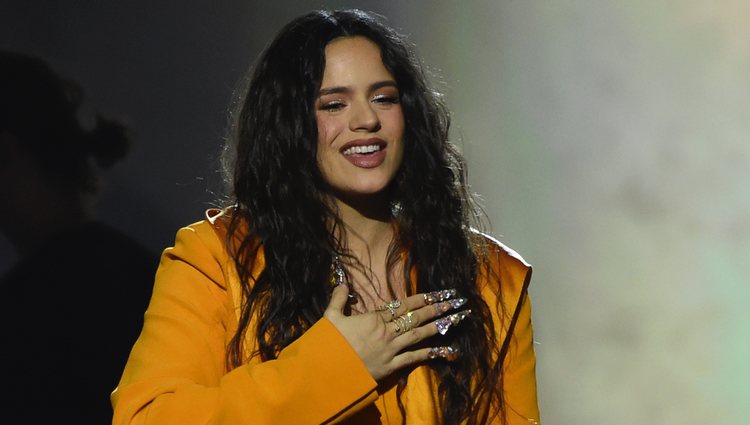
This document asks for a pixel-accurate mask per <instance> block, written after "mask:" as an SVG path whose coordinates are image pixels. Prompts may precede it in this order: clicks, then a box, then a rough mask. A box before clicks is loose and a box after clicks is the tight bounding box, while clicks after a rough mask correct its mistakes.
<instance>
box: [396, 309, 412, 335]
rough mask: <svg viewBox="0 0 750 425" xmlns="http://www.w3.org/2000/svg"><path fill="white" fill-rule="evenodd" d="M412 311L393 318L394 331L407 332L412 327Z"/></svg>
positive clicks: (398, 332)
mask: <svg viewBox="0 0 750 425" xmlns="http://www.w3.org/2000/svg"><path fill="white" fill-rule="evenodd" d="M413 316H414V312H413V311H407V312H406V313H405V314H402V315H401V316H398V317H396V318H395V319H393V323H395V324H396V333H397V334H401V333H404V332H408V331H410V330H412V329H413V328H414V318H413Z"/></svg>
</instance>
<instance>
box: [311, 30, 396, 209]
mask: <svg viewBox="0 0 750 425" xmlns="http://www.w3.org/2000/svg"><path fill="white" fill-rule="evenodd" d="M325 60H326V62H325V63H326V64H325V70H324V71H323V81H322V83H321V87H320V92H319V95H318V98H317V101H316V105H315V109H316V119H317V123H318V155H317V159H318V167H319V168H320V171H321V173H322V174H323V178H324V179H325V180H326V182H327V183H328V184H329V185H330V186H331V188H332V189H333V192H334V194H336V196H337V197H339V198H340V197H342V196H343V197H351V196H354V197H357V196H360V195H369V194H375V193H378V192H380V191H382V190H383V189H385V188H386V187H387V186H388V184H389V183H390V182H391V180H393V177H394V176H395V175H396V172H397V171H398V168H399V166H400V165H401V160H402V158H403V154H404V145H403V135H404V115H403V113H402V111H401V104H400V101H399V91H398V87H397V86H396V80H395V79H394V78H393V75H391V73H390V72H389V71H388V70H387V69H386V68H385V66H384V65H383V61H382V60H381V58H380V48H379V47H378V46H377V45H376V44H375V43H373V42H372V41H370V40H369V39H367V38H365V37H359V36H357V37H346V38H339V39H335V40H333V41H331V42H330V43H329V44H328V46H326V49H325Z"/></svg>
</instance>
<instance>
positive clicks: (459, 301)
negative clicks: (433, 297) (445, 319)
mask: <svg viewBox="0 0 750 425" xmlns="http://www.w3.org/2000/svg"><path fill="white" fill-rule="evenodd" d="M466 301H467V299H466V298H454V299H452V300H448V301H445V302H442V303H439V304H435V309H436V310H437V312H438V313H439V314H443V313H445V312H446V311H448V310H452V309H456V308H459V307H461V306H462V305H464V304H466Z"/></svg>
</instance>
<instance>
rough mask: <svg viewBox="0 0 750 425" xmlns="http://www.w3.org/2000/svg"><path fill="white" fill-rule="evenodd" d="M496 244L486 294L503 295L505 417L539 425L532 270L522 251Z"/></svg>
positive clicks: (512, 423)
mask: <svg viewBox="0 0 750 425" xmlns="http://www.w3.org/2000/svg"><path fill="white" fill-rule="evenodd" d="M493 243H494V244H495V247H493V251H494V253H493V255H492V257H494V258H492V261H491V263H492V264H491V267H490V269H491V270H492V272H491V273H490V276H486V275H485V278H486V279H487V280H486V281H487V282H488V284H487V286H486V287H485V288H484V293H485V297H486V299H488V300H495V302H496V300H497V296H498V295H500V300H501V304H502V309H499V311H497V314H496V316H495V317H494V318H493V319H495V324H496V332H497V334H498V335H499V337H500V338H501V341H502V349H501V355H503V356H504V357H503V394H504V398H505V400H504V406H505V418H506V420H507V425H538V424H540V423H541V421H540V418H539V406H538V402H537V388H536V354H535V351H534V333H533V326H532V322H531V300H530V298H529V294H528V286H529V284H530V282H531V271H532V269H531V266H530V265H529V264H528V263H526V261H525V260H524V259H523V258H522V257H521V256H520V255H518V253H516V252H515V251H513V250H512V249H510V248H508V247H507V246H505V245H503V244H502V243H500V242H498V241H496V240H493ZM493 281H494V282H493ZM496 283H499V286H498V285H496ZM499 419H500V418H498V419H497V420H498V421H499ZM498 423H500V422H498Z"/></svg>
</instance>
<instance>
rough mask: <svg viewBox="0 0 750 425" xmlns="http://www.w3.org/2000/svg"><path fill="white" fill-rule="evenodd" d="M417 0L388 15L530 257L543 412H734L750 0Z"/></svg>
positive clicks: (684, 416)
mask: <svg viewBox="0 0 750 425" xmlns="http://www.w3.org/2000/svg"><path fill="white" fill-rule="evenodd" d="M424 4H425V2H422V3H421V5H422V6H424ZM429 4H431V5H432V7H431V8H430V13H428V14H424V13H423V10H424V9H420V7H419V6H416V5H414V4H413V3H412V4H410V5H408V6H403V7H402V8H401V9H399V10H400V12H404V13H406V14H407V15H406V16H405V17H401V18H400V21H399V22H404V26H406V27H407V28H411V26H409V23H411V22H416V21H418V18H417V16H421V18H422V19H426V20H427V22H426V23H425V27H424V28H420V29H419V30H417V31H414V37H415V39H416V43H417V46H418V47H420V49H421V51H422V53H423V54H424V55H425V56H426V58H427V63H428V64H431V65H434V66H435V67H436V68H438V70H439V71H440V72H441V74H442V75H443V78H444V80H445V81H446V88H447V90H446V91H447V94H448V100H449V103H450V105H451V106H452V107H453V109H454V111H455V126H454V137H455V138H456V139H460V140H461V144H462V146H463V149H464V151H465V153H466V154H467V156H468V159H469V167H470V180H471V182H472V183H473V184H474V187H475V189H477V190H478V191H479V192H481V193H482V194H483V195H484V199H485V204H486V206H487V209H488V211H489V213H490V216H491V219H492V223H493V225H494V228H493V231H494V233H495V234H496V235H498V236H499V237H500V239H501V240H503V241H504V242H506V243H508V244H509V245H510V246H512V247H513V248H515V249H516V250H518V251H519V252H520V253H521V254H522V255H523V256H524V257H526V259H527V260H528V261H530V262H531V263H532V264H533V265H534V266H535V272H534V279H533V282H532V289H531V295H532V298H533V300H534V321H535V329H536V339H537V341H538V342H539V344H538V345H537V353H538V359H539V363H538V369H537V371H538V379H539V385H540V389H539V391H540V393H539V396H540V403H541V408H542V420H543V422H544V423H548V424H555V425H558V424H570V425H574V424H601V423H606V424H609V425H619V424H622V425H632V424H674V425H678V424H679V425H685V424H706V423H743V421H744V419H742V418H747V417H748V414H749V413H750V403H748V400H750V368H749V367H748V360H747V359H750V308H748V307H749V304H750V189H748V182H750V143H749V142H748V135H750V100H749V99H750V77H749V76H750V26H749V25H747V22H748V21H747V19H748V18H750V3H747V2H742V1H719V2H711V3H705V2H698V1H667V2H656V3H654V2H647V1H643V0H641V1H633V2H583V1H569V2H542V1H531V2H516V1H503V2H494V3H493V2H483V3H482V4H481V5H479V4H476V3H466V2H450V1H445V2H429ZM420 11H421V12H422V14H421V15H420Z"/></svg>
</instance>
